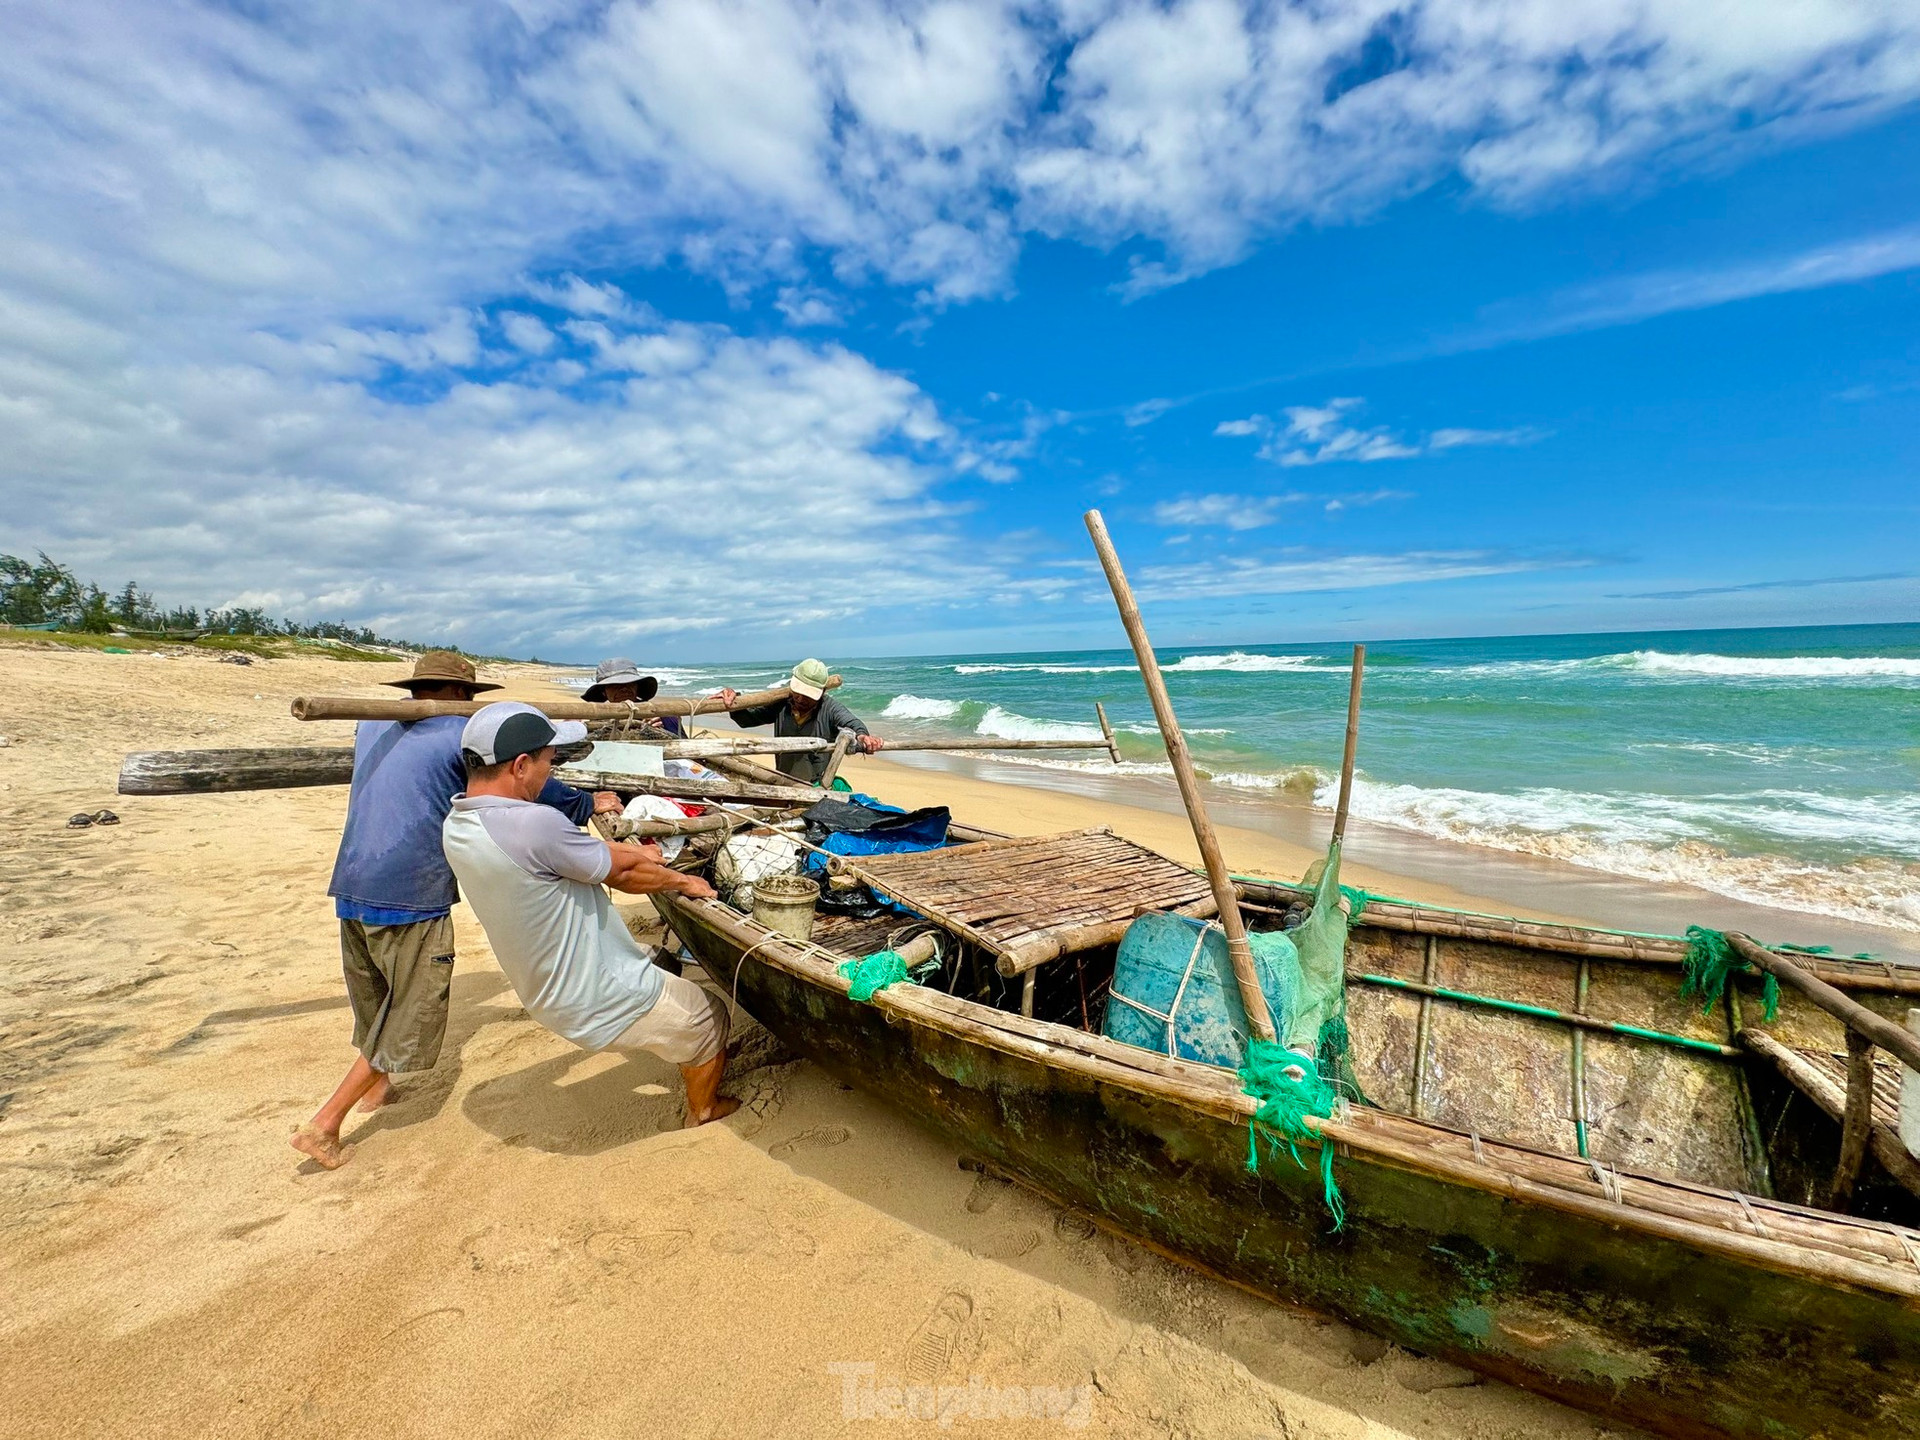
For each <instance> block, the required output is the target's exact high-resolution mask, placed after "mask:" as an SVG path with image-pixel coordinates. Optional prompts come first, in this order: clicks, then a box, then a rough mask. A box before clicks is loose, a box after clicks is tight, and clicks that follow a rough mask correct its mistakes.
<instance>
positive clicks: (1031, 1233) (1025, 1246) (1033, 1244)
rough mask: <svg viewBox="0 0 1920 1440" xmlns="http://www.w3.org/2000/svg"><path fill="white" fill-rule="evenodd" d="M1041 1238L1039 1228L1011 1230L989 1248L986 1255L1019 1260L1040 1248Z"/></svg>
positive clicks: (996, 1258)
mask: <svg viewBox="0 0 1920 1440" xmlns="http://www.w3.org/2000/svg"><path fill="white" fill-rule="evenodd" d="M1040 1239H1041V1236H1040V1232H1039V1231H1038V1230H1031V1229H1028V1230H1010V1231H1008V1232H1007V1233H1006V1234H1004V1235H1002V1236H1000V1237H999V1238H998V1239H997V1240H995V1241H994V1242H993V1244H992V1245H990V1246H989V1247H988V1248H987V1251H986V1255H987V1258H988V1259H989V1260H1018V1259H1019V1258H1020V1257H1021V1256H1022V1255H1031V1254H1032V1253H1033V1252H1034V1251H1035V1250H1038V1249H1039V1248H1040Z"/></svg>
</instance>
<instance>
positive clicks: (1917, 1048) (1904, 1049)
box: [1727, 932, 1920, 1070]
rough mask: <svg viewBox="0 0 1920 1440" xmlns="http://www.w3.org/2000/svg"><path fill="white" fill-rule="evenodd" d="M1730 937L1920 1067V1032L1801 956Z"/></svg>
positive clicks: (1765, 966)
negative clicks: (1852, 995) (1842, 988)
mask: <svg viewBox="0 0 1920 1440" xmlns="http://www.w3.org/2000/svg"><path fill="white" fill-rule="evenodd" d="M1727 940H1728V942H1729V943H1730V944H1731V945H1732V946H1733V948H1734V950H1735V952H1736V953H1738V954H1739V956H1740V958H1741V959H1743V960H1747V961H1750V962H1751V963H1752V964H1754V965H1755V966H1757V967H1758V968H1759V969H1762V970H1764V971H1766V972H1767V973H1768V974H1769V975H1771V976H1773V977H1774V978H1775V979H1776V980H1778V981H1779V982H1780V983H1781V984H1782V985H1791V986H1792V987H1793V988H1794V989H1795V990H1798V991H1799V992H1800V993H1801V994H1802V995H1804V996H1806V997H1807V998H1808V999H1809V1000H1811V1001H1812V1002H1813V1003H1814V1004H1816V1005H1818V1006H1819V1007H1820V1008H1821V1009H1822V1010H1824V1011H1826V1012H1827V1013H1828V1014H1829V1015H1832V1016H1834V1017H1835V1018H1836V1019H1838V1020H1840V1021H1841V1022H1842V1023H1843V1024H1845V1025H1846V1027H1847V1029H1848V1030H1849V1031H1855V1030H1857V1031H1859V1032H1860V1034H1862V1035H1864V1036H1866V1038H1867V1039H1869V1040H1871V1041H1872V1042H1873V1043H1874V1044H1875V1045H1878V1046H1879V1047H1880V1048H1881V1049H1882V1050H1886V1051H1888V1052H1890V1053H1892V1054H1894V1055H1897V1056H1899V1057H1900V1060H1901V1061H1902V1062H1903V1063H1904V1064H1907V1065H1910V1066H1912V1067H1913V1068H1914V1069H1916V1070H1920V1036H1915V1035H1913V1034H1912V1033H1911V1032H1909V1031H1908V1030H1906V1029H1905V1028H1904V1027H1902V1026H1899V1025H1896V1024H1894V1023H1893V1021H1891V1020H1889V1019H1887V1018H1886V1017H1885V1016H1883V1015H1877V1014H1875V1013H1874V1012H1873V1011H1871V1010H1869V1009H1867V1007H1866V1006H1864V1005H1862V1004H1860V1003H1859V1002H1858V1001H1854V1000H1849V999H1848V998H1847V997H1846V996H1844V995H1842V994H1841V993H1840V992H1839V991H1838V990H1836V989H1834V987H1833V986H1831V985H1829V984H1827V982H1826V981H1824V980H1822V979H1820V978H1819V977H1818V976H1816V975H1814V974H1813V973H1812V972H1811V971H1810V970H1808V969H1807V968H1806V966H1804V965H1802V964H1801V963H1800V962H1799V961H1798V960H1789V959H1787V957H1786V956H1784V955H1780V954H1776V953H1775V952H1774V951H1772V950H1767V949H1763V948H1762V947H1761V946H1759V945H1756V944H1754V942H1753V939H1752V937H1750V936H1747V935H1742V934H1739V933H1738V932H1730V933H1729V934H1728V936H1727Z"/></svg>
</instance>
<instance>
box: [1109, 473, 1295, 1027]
mask: <svg viewBox="0 0 1920 1440" xmlns="http://www.w3.org/2000/svg"><path fill="white" fill-rule="evenodd" d="M1086 522H1087V533H1088V534H1089V535H1091V536H1092V537H1093V548H1094V549H1095V550H1096V551H1098V552H1099V555H1100V567H1101V568H1102V569H1103V570H1105V571H1106V572H1107V584H1108V585H1110V586H1111V587H1112V588H1113V599H1114V603H1115V604H1116V605H1118V606H1119V607H1120V623H1121V624H1123V625H1125V626H1126V627H1127V639H1128V640H1130V641H1132V642H1133V653H1134V657H1135V658H1136V659H1137V660H1139V662H1140V678H1141V679H1142V680H1144V681H1146V683H1147V696H1148V698H1149V699H1151V700H1152V701H1153V718H1154V719H1155V720H1157V721H1158V722H1159V724H1160V735H1161V738H1162V739H1164V740H1165V741H1166V743H1167V759H1168V760H1170V761H1172V762H1173V778H1174V779H1175V780H1176V781H1177V782H1178V783H1179V786H1180V799H1181V801H1182V802H1183V803H1184V804H1185V805H1186V807H1187V820H1188V821H1189V822H1190V823H1191V824H1192V826H1193V838H1194V841H1195V843H1196V844H1198V845H1199V847H1200V858H1201V859H1202V860H1203V861H1205V862H1206V867H1207V883H1208V884H1209V885H1210V886H1211V887H1212V889H1213V899H1214V903H1215V904H1216V905H1218V906H1219V908H1220V917H1219V918H1220V928H1221V929H1222V930H1224V931H1226V934H1227V956H1228V958H1229V959H1231V960H1232V961H1233V978H1234V982H1235V984H1236V985H1238V987H1239V990H1240V1003H1241V1005H1242V1006H1243V1007H1244V1008H1245V1010H1246V1012H1247V1028H1248V1029H1249V1030H1251V1031H1252V1032H1253V1035H1254V1038H1255V1039H1258V1040H1272V1039H1273V1038H1274V1030H1273V1014H1272V1012H1271V1011H1269V1010H1268V1009H1267V997H1266V995H1265V994H1264V993H1263V992H1262V991H1261V989H1260V980H1259V977H1258V975H1257V973H1256V972H1255V970H1254V968H1253V947H1252V946H1251V945H1249V944H1248V943H1247V927H1246V925H1245V924H1244V923H1242V921H1241V919H1240V897H1239V895H1238V893H1237V892H1236V891H1235V890H1234V888H1233V878H1232V876H1230V875H1229V874H1228V873H1227V862H1226V860H1225V859H1224V858H1223V857H1222V856H1221V854H1220V840H1219V837H1218V836H1216V835H1215V834H1214V833H1213V821H1212V820H1211V819H1210V818H1208V815H1207V807H1206V803H1205V802H1204V801H1203V800H1201V798H1200V780H1199V777H1198V776H1197V775H1196V774H1195V773H1194V769H1193V757H1192V756H1191V755H1189V754H1188V753H1187V737H1186V735H1185V733H1184V732H1182V730H1181V729H1180V721H1179V719H1178V718H1177V717H1176V716H1175V715H1174V713H1173V701H1172V700H1170V699H1168V698H1167V682H1166V681H1165V680H1164V679H1162V678H1161V675H1160V662H1159V660H1158V659H1156V658H1155V656H1154V653H1153V642H1152V641H1150V640H1149V639H1148V638H1147V627H1146V624H1145V622H1144V621H1142V620H1141V618H1140V607H1139V605H1137V604H1136V603H1135V602H1134V598H1133V587H1132V586H1131V585H1129V584H1127V574H1126V571H1124V570H1122V569H1121V568H1120V557H1119V556H1118V555H1116V554H1115V553H1114V549H1113V541H1112V540H1111V539H1110V538H1109V537H1108V535H1107V522H1106V521H1105V520H1103V519H1102V518H1101V516H1100V512H1099V511H1098V510H1089V511H1087V514H1086Z"/></svg>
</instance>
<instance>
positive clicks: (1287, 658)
mask: <svg viewBox="0 0 1920 1440" xmlns="http://www.w3.org/2000/svg"><path fill="white" fill-rule="evenodd" d="M1325 665H1326V661H1324V660H1322V659H1321V658H1320V657H1318V656H1316V655H1248V654H1246V653H1245V652H1243V651H1240V650H1235V651H1233V652H1232V653H1231V654H1228V655H1188V656H1186V657H1185V658H1184V659H1181V660H1176V661H1175V662H1174V663H1173V664H1171V665H1168V666H1165V667H1163V668H1164V669H1166V670H1167V671H1168V672H1169V673H1171V672H1173V671H1175V670H1188V671H1193V670H1231V671H1235V672H1237V673H1242V674H1259V673H1261V672H1263V671H1268V670H1304V669H1309V668H1321V667H1324V666H1325Z"/></svg>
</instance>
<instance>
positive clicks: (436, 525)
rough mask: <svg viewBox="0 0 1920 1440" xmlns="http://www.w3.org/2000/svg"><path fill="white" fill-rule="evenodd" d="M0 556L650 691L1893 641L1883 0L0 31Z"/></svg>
mask: <svg viewBox="0 0 1920 1440" xmlns="http://www.w3.org/2000/svg"><path fill="white" fill-rule="evenodd" d="M0 50H3V51H4V53H6V54H7V55H8V57H9V61H8V64H7V65H6V66H5V67H4V69H0V143H3V144H4V153H5V155H6V161H5V164H4V165H0V551H5V552H10V553H16V554H20V553H27V552H30V551H32V550H34V549H37V548H43V549H45V550H47V551H48V552H50V553H52V554H53V555H54V556H55V557H56V558H58V559H60V560H62V561H64V562H65V563H67V564H69V565H72V566H73V567H74V568H75V569H77V570H79V571H80V572H81V573H82V574H84V575H87V576H90V577H92V578H95V579H98V580H100V581H101V582H102V583H108V584H111V585H116V586H117V585H118V584H119V583H120V582H121V581H123V580H125V579H126V578H128V577H132V578H134V579H136V580H137V581H138V582H139V583H140V585H141V586H142V587H143V588H145V589H147V590H150V591H151V592H153V593H154V595H155V596H156V597H157V598H159V599H160V600H161V601H162V602H172V603H182V602H189V601H191V602H196V603H201V604H218V605H228V604H247V605H257V606H261V607H263V608H265V609H267V610H269V611H271V612H274V613H277V614H286V615H290V616H293V617H295V618H299V619H305V620H318V619H342V620H348V621H352V622H355V623H362V624H367V625H370V626H372V627H373V628H375V629H376V630H378V631H380V632H382V633H387V634H395V635H403V636H408V637H412V638H416V639H435V640H451V641H454V642H456V643H459V644H461V645H462V646H464V647H466V648H468V649H474V650H480V651H485V652H493V653H512V654H521V655H525V654H530V653H538V654H543V655H548V656H564V657H568V658H575V659H579V658H589V659H590V658H592V657H594V656H596V655H599V654H602V653H606V652H610V651H620V652H625V653H634V654H638V655H641V656H644V657H646V658H647V659H649V660H725V659H738V658H760V657H768V656H784V655H788V654H791V653H820V654H824V655H841V656H853V655H886V654H907V653H960V652H980V651H1005V650H1023V649H1067V648H1079V647H1086V646H1109V645H1115V644H1119V643H1121V637H1120V631H1119V627H1118V622H1117V620H1116V618H1115V614H1114V610H1113V606H1112V601H1111V598H1110V596H1109V594H1108V592H1107V591H1106V588H1105V585H1104V583H1103V581H1102V579H1101V577H1100V574H1099V571H1098V568H1097V565H1096V564H1095V561H1094V558H1093V554H1092V550H1091V547H1090V545H1089V543H1088V540H1087V536H1086V531H1085V529H1084V528H1083V525H1082V522H1081V515H1082V513H1083V512H1084V511H1085V510H1087V509H1088V508H1090V507H1098V508H1099V509H1100V510H1101V511H1102V512H1103V513H1104V514H1105V516H1106V518H1107V520H1108V523H1109V525H1110V527H1111V529H1112V531H1113V534H1114V537H1115V541H1116V544H1117V545H1118V547H1119V550H1120V554H1121V556H1122V559H1123V560H1124V562H1125V563H1126V565H1127V568H1128V571H1129V573H1130V575H1131V576H1132V578H1133V581H1134V584H1135V587H1136V589H1137V591H1138V593H1139V596H1140V599H1141V602H1142V605H1143V607H1144V609H1145V611H1146V615H1147V619H1148V621H1149V623H1150V625H1151V627H1152V630H1153V633H1154V636H1155V638H1156V640H1158V641H1160V642H1162V643H1167V644H1186V645H1195V644H1208V643H1213V644H1258V643H1282V642H1285V641H1287V640H1314V639H1330V640H1337V639H1369V638H1373V639H1382V638H1394V637H1405V636H1432V635H1448V634H1505V633H1556V632H1572V631H1586V630H1631V629H1654V628H1701V627H1710V626H1726V625H1771V624H1793V623H1848V622H1867V621H1889V620H1920V547H1916V545H1915V543H1914V542H1915V539H1916V536H1917V535H1920V483H1917V481H1920V159H1917V158H1916V157H1920V9H1917V8H1916V7H1914V6H1913V5H1912V4H1911V3H1883V0H1747V3H1741V4H1723V3H1711V0H1691V3H1688V4H1683V5H1675V4H1655V3H1650V0H1642V3H1633V0H1606V3H1600V0H1471V3H1469V0H1427V3H1416V4H1409V5H1399V6H1395V5H1391V4H1386V3H1376V0H1318V3H1309V4H1280V3H1259V4H1252V5H1239V4H1233V3H1227V0H1169V3H1163V4H1153V3H1136V0H1125V3H1111V0H1048V3H1034V4H1027V5H1003V4H996V3H978V4H971V3H945V0H937V3H930V4H894V5H883V4H848V3H835V0H824V3H812V4H809V3H801V0H654V3H648V4H642V3H632V0H617V3H612V4H600V3H574V0H508V3H488V0H460V3H450V4H439V3H433V0H413V3H410V4H407V5H404V6H371V5H359V6H347V5H338V4H327V3H303V4H299V5H292V4H287V5H282V4H277V3H273V0H251V3H246V4H233V5H216V4H200V3H192V0H173V3H168V4H152V3H125V0H123V3H104V0H60V3H57V4H54V3H41V0H13V3H12V4H9V5H7V6H6V7H4V8H0Z"/></svg>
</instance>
